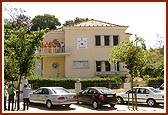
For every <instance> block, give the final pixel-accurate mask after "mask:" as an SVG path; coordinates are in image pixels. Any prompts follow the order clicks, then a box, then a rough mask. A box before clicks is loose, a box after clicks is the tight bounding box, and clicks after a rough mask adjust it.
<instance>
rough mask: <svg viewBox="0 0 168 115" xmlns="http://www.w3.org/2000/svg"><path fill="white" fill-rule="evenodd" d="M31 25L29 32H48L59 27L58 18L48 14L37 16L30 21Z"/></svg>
mask: <svg viewBox="0 0 168 115" xmlns="http://www.w3.org/2000/svg"><path fill="white" fill-rule="evenodd" d="M32 23H33V26H32V28H31V30H33V31H37V30H38V29H40V30H44V29H47V28H49V30H52V29H56V28H57V26H60V25H61V23H60V22H59V20H58V18H56V17H55V16H54V15H50V14H44V15H37V16H35V17H34V18H33V19H32Z"/></svg>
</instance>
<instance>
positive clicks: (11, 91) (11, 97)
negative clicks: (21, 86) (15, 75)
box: [7, 84, 16, 111]
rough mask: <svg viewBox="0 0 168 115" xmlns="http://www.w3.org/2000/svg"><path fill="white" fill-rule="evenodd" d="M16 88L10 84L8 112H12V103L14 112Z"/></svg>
mask: <svg viewBox="0 0 168 115" xmlns="http://www.w3.org/2000/svg"><path fill="white" fill-rule="evenodd" d="M15 91H16V89H15V87H14V85H13V84H9V87H8V89H7V92H8V94H9V98H8V111H10V103H11V102H12V111H14V108H13V104H14V96H15Z"/></svg>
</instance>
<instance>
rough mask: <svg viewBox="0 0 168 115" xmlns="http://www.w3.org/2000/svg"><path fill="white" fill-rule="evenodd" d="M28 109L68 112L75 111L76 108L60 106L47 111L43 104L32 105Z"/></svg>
mask: <svg viewBox="0 0 168 115" xmlns="http://www.w3.org/2000/svg"><path fill="white" fill-rule="evenodd" d="M30 107H33V108H37V109H41V110H46V111H70V110H75V109H76V108H72V107H71V106H70V107H65V106H61V105H57V106H52V108H51V109H48V108H47V107H46V105H45V104H37V103H32V104H31V105H30Z"/></svg>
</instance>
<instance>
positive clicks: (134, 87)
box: [133, 87, 153, 88]
mask: <svg viewBox="0 0 168 115" xmlns="http://www.w3.org/2000/svg"><path fill="white" fill-rule="evenodd" d="M133 88H153V87H133Z"/></svg>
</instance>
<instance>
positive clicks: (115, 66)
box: [96, 61, 122, 72]
mask: <svg viewBox="0 0 168 115" xmlns="http://www.w3.org/2000/svg"><path fill="white" fill-rule="evenodd" d="M116 71H120V64H119V62H117V63H112V64H110V63H109V62H108V61H96V72H116ZM121 71H122V70H121Z"/></svg>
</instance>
